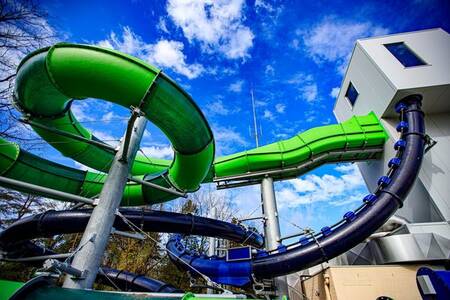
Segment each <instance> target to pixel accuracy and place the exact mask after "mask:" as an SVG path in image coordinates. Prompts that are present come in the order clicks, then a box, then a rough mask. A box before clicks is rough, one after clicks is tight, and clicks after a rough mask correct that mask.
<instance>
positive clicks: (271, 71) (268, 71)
mask: <svg viewBox="0 0 450 300" xmlns="http://www.w3.org/2000/svg"><path fill="white" fill-rule="evenodd" d="M264 74H266V75H267V76H274V75H275V69H274V67H273V66H272V65H267V66H266V69H265V70H264Z"/></svg>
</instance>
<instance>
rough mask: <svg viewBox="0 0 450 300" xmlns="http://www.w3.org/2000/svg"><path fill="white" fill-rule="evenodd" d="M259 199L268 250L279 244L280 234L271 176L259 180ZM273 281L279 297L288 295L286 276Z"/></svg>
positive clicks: (275, 247)
mask: <svg viewBox="0 0 450 300" xmlns="http://www.w3.org/2000/svg"><path fill="white" fill-rule="evenodd" d="M261 200H262V210H263V215H264V236H265V243H266V245H265V247H266V249H267V250H268V251H270V250H275V249H277V247H278V246H279V245H280V244H281V234H280V223H279V221H278V210H277V202H276V198H275V189H274V185H273V179H272V178H271V177H268V176H266V177H264V178H263V179H262V181H261ZM274 282H275V287H276V289H277V294H278V296H279V298H281V297H282V296H283V295H288V284H287V277H286V276H279V277H275V278H274Z"/></svg>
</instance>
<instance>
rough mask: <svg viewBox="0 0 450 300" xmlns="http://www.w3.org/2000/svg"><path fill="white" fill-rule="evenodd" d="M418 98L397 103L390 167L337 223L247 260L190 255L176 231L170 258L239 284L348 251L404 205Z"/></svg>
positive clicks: (417, 155)
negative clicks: (359, 201)
mask: <svg viewBox="0 0 450 300" xmlns="http://www.w3.org/2000/svg"><path fill="white" fill-rule="evenodd" d="M421 99H422V97H421V96H420V95H410V96H407V97H405V98H404V99H403V100H401V101H400V102H398V103H397V105H396V107H395V108H396V111H397V113H398V114H399V119H400V122H399V124H398V126H397V131H398V132H399V133H400V139H399V140H398V141H397V142H396V143H395V145H394V148H395V150H397V153H396V156H395V157H393V158H392V159H391V160H390V161H389V164H388V167H389V171H388V173H387V175H386V176H382V177H381V178H379V180H378V186H377V189H376V190H375V191H374V192H373V193H372V194H369V195H367V196H366V197H364V199H363V204H362V205H361V206H360V207H358V208H357V209H356V210H354V211H349V212H347V213H346V214H345V215H344V216H343V218H342V220H340V221H339V222H338V223H336V224H334V225H332V226H325V227H324V228H322V229H321V231H320V232H319V233H317V234H316V235H315V236H303V237H302V238H300V239H299V241H298V242H296V243H294V244H291V245H287V246H283V245H282V246H280V247H279V248H278V249H276V250H274V251H271V252H265V251H258V253H257V254H256V255H254V256H253V258H252V259H251V260H248V261H239V262H227V261H226V260H225V259H224V258H217V257H206V256H200V255H196V254H193V253H191V252H189V251H188V250H187V249H185V247H184V246H183V243H182V240H181V239H180V236H178V235H177V236H173V237H172V238H170V239H169V241H168V243H167V249H168V251H169V252H170V253H171V258H172V259H173V261H174V262H177V261H178V263H177V265H178V266H180V267H181V268H184V269H186V270H190V271H191V272H193V273H194V274H195V273H196V271H199V272H201V273H202V274H204V275H206V276H208V277H210V278H211V279H213V280H215V281H216V282H217V283H222V284H230V285H236V286H243V285H246V284H249V283H250V282H251V281H252V278H253V277H255V278H257V279H262V278H272V277H276V276H281V275H285V274H289V273H292V272H296V271H299V270H303V269H306V268H309V267H312V266H315V265H317V264H319V263H322V262H324V261H327V260H329V259H331V258H334V257H336V256H338V255H340V254H342V253H344V252H346V251H348V250H350V249H351V248H353V247H354V246H356V245H357V244H359V243H361V242H362V241H364V240H365V239H366V238H368V237H369V236H370V235H371V234H372V233H373V232H375V231H376V230H377V229H378V228H379V227H381V226H382V225H383V224H384V223H385V222H386V221H387V220H388V219H389V218H390V217H391V216H392V215H393V214H394V213H395V212H396V211H397V209H399V208H400V207H402V205H403V201H404V200H405V198H406V197H407V195H408V193H409V191H410V189H411V187H412V186H413V184H414V182H415V180H416V178H417V176H418V174H419V170H420V167H421V163H422V158H423V154H424V148H425V140H426V138H425V126H424V114H423V112H422V110H421ZM179 260H183V261H184V262H185V263H180V262H179ZM187 264H189V265H191V266H192V267H191V268H189V267H187Z"/></svg>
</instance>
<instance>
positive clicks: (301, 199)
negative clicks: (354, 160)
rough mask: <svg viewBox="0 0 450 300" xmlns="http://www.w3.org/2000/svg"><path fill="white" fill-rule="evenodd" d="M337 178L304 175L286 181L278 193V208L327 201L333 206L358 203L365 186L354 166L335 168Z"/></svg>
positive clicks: (332, 176) (328, 175)
mask: <svg viewBox="0 0 450 300" xmlns="http://www.w3.org/2000/svg"><path fill="white" fill-rule="evenodd" d="M335 170H336V171H338V172H340V173H342V174H340V175H339V176H336V175H330V174H324V175H322V176H317V175H306V176H304V178H297V179H293V180H289V181H286V182H285V184H284V185H283V187H282V188H281V189H280V190H279V191H278V195H279V197H278V199H279V203H280V206H288V207H296V206H298V205H303V204H309V203H313V202H321V201H327V202H329V203H330V204H332V205H334V206H340V205H344V204H347V203H350V202H355V201H360V200H361V197H362V195H363V194H364V193H365V192H366V191H365V184H364V181H363V179H362V176H361V173H360V172H359V170H358V169H357V167H356V165H353V164H352V165H350V164H346V165H342V166H338V167H336V168H335Z"/></svg>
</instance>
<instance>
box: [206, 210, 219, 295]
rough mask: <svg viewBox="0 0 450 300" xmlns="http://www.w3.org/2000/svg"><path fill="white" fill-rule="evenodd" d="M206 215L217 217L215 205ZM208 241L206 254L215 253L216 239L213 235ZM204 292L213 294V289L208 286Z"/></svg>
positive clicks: (212, 254) (209, 283)
mask: <svg viewBox="0 0 450 300" xmlns="http://www.w3.org/2000/svg"><path fill="white" fill-rule="evenodd" d="M208 217H210V218H212V219H216V218H217V207H213V208H212V209H211V211H210V214H209V216H208ZM208 241H209V247H208V256H214V255H217V253H216V251H217V249H216V242H217V239H216V238H214V237H209V238H208ZM208 285H213V283H212V282H208ZM206 293H207V294H215V290H214V289H211V288H208V289H206Z"/></svg>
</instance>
